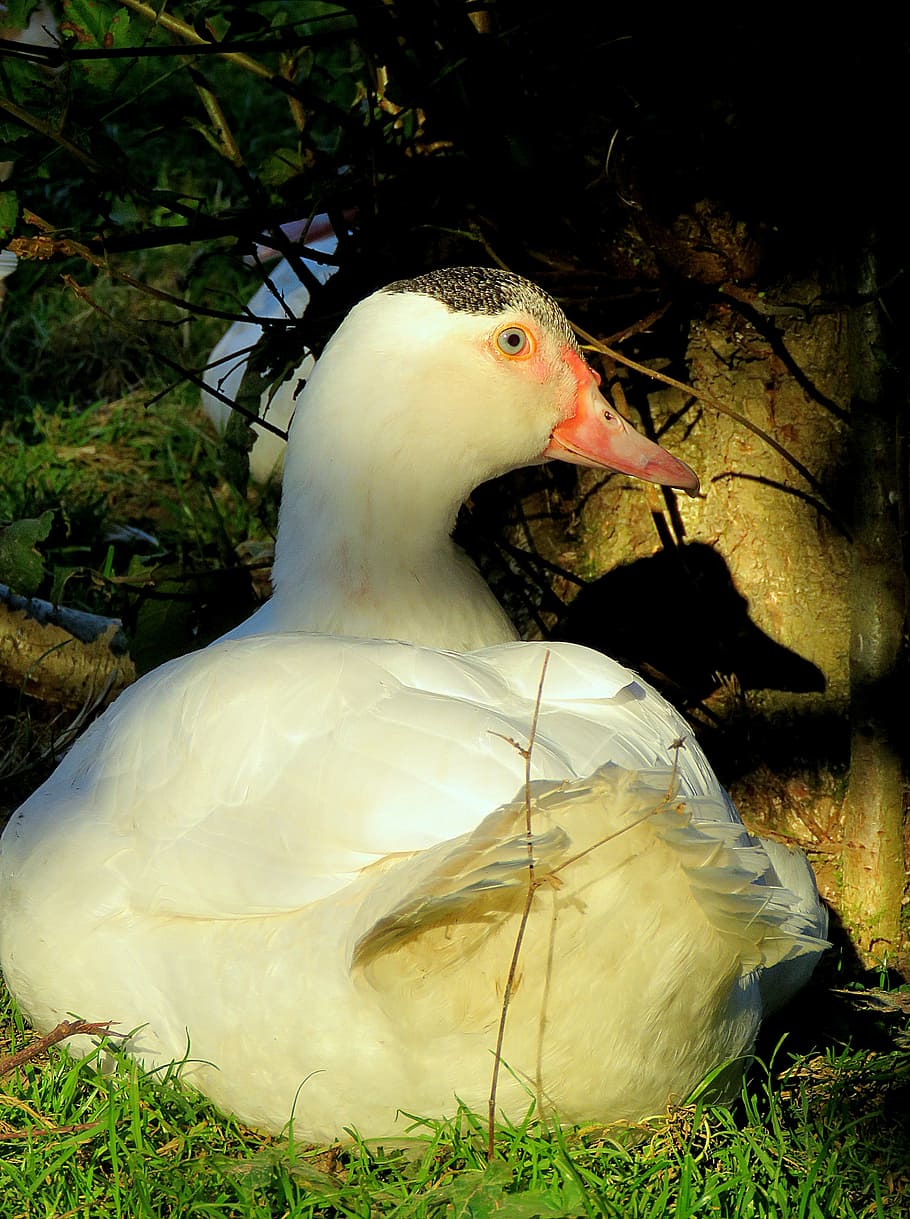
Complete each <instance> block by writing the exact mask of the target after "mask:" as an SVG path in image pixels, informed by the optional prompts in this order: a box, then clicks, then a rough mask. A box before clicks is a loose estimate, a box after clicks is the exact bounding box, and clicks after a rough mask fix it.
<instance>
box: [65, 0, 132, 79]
mask: <svg viewBox="0 0 910 1219" xmlns="http://www.w3.org/2000/svg"><path fill="white" fill-rule="evenodd" d="M60 32H61V33H62V34H65V35H67V36H69V37H70V38H72V39H74V40H75V42H76V45H77V46H78V47H79V48H80V49H81V50H89V49H93V48H95V47H97V48H99V49H100V48H110V47H116V48H119V47H126V46H129V45H130V42H129V35H130V15H129V13H128V12H127V10H126V9H125V8H114V7H113V6H111V5H106V4H99V3H98V0H63V18H62V20H61V22H60ZM80 70H81V71H82V72H83V73H84V74H85V77H86V79H87V80H89V81H91V83H92V84H93V85H96V86H97V85H108V84H112V83H113V82H114V81H115V80H118V79H119V78H120V77H121V76H122V75H123V72H124V70H125V68H124V61H123V60H119V59H94V60H82V61H80Z"/></svg>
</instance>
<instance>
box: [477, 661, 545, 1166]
mask: <svg viewBox="0 0 910 1219" xmlns="http://www.w3.org/2000/svg"><path fill="white" fill-rule="evenodd" d="M549 663H550V652H549V650H547V651H546V652H544V657H543V664H542V665H541V667H540V681H539V682H538V685H537V697H536V698H535V700H534V715H533V718H532V719H531V731H530V733H529V734H528V744H527V748H524V749H523V748H522V747H521V746H520V745H518V744H517V743H516V742H514V741H513V742H512V744H514V745H515V748H516V749H517V750H518V752H519V753H520V754H521V756H522V757H523V758H524V761H525V839H526V842H527V849H528V891H527V893H526V895H525V904H524V909H523V910H522V912H521V919H520V921H519V923H518V931H517V933H516V935H515V947H514V948H513V949H512V960H511V961H510V962H509V973H508V976H507V978H506V985H505V990H504V992H503V996H502V1007H501V1009H500V1012H499V1030H498V1032H497V1035H496V1050H495V1051H494V1054H493V1075H492V1077H491V1079H490V1099H489V1102H488V1107H487V1159H488V1160H489V1161H490V1162H492V1160H493V1155H494V1141H495V1140H494V1136H495V1129H496V1087H497V1085H498V1083H499V1068H500V1067H501V1066H502V1043H503V1038H504V1037H505V1032H506V1016H507V1015H508V1012H509V1002H510V1000H511V998H512V988H513V986H514V985H515V975H516V973H517V972H518V958H519V956H520V954H521V945H522V941H523V940H524V937H525V931H526V929H527V926H528V917H529V915H530V913H531V905H532V903H533V901H534V894H535V892H536V891H537V887H538V884H539V881H538V880H537V877H536V875H535V873H534V845H533V841H532V835H531V754H532V752H533V749H534V740H535V738H536V736H537V724H538V721H539V719H540V705H541V700H542V698H543V683H544V678H545V677H546V675H547V665H548V664H549Z"/></svg>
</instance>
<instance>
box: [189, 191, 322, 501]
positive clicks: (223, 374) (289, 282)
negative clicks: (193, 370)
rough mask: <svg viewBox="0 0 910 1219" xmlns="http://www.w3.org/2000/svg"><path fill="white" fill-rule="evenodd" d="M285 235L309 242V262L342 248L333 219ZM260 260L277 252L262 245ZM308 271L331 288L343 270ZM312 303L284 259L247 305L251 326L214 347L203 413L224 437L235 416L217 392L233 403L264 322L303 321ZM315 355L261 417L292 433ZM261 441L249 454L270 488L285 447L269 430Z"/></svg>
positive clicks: (267, 396) (314, 265)
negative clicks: (302, 385) (297, 403)
mask: <svg viewBox="0 0 910 1219" xmlns="http://www.w3.org/2000/svg"><path fill="white" fill-rule="evenodd" d="M281 229H282V232H283V233H284V235H285V236H286V237H287V238H288V240H289V241H298V240H300V238H301V237H303V238H304V239H305V245H304V246H302V248H301V250H300V256H301V258H306V254H307V250H315V251H317V252H318V253H321V254H334V252H335V250H336V248H337V246H338V238H337V237H336V235H335V230H334V229H333V228H332V222H331V221H330V220H329V217H328V216H326V215H325V214H323V213H320V214H319V215H318V216H314V217H313V219H312V222H310V221H309V220H307V221H303V222H300V223H295V224H291V225H282V226H281ZM258 249H259V257H260V260H261V261H265V260H266V259H268V258H270V257H274V255H275V254H276V253H277V251H276V250H271V249H269V248H267V247H265V246H259V247H258ZM309 269H310V270H311V271H312V273H313V275H314V276H315V277H316V279H317V280H318V282H319V283H321V284H324V283H326V282H327V281H328V280H329V279H331V277H332V276H333V275H334V274H335V271H336V270H337V269H338V268H337V267H335V266H334V265H332V264H331V263H320V262H315V261H313V260H312V259H311V260H309ZM309 303H310V292H309V289H308V288H307V286H306V284H304V283H302V282H301V279H300V276H299V275H298V274H297V271H296V270H295V269H294V267H293V266H292V265H291V264H290V263H289V262H288V261H287V259H284V258H283V259H282V260H281V262H279V263H278V265H277V266H276V267H274V268H273V269H272V270H271V271H270V272H269V274H268V275H267V276H266V279H265V280H264V281H263V283H261V284H260V285H259V287H258V289H257V290H256V292H255V293H254V294H253V296H252V297H251V298H250V301H249V303H248V305H247V306H246V313H247V314H248V316H249V319H250V320H249V321H246V320H244V321H236V322H234V323H233V325H232V326H230V327H229V329H228V330H227V331H226V332H225V333H224V334H223V335H222V337H221V338H220V339H219V340H218V342H217V343H216V344H215V346H214V347H213V348H212V351H211V354H210V355H209V358H208V362H207V363H206V366H205V368H204V369H203V372H202V379H203V381H204V382H205V388H204V389H203V390H202V394H201V399H202V409H203V410H204V411H205V413H206V414H207V415H208V417H209V418H210V419H211V421H212V423H214V425H215V427H216V429H217V430H218V432H219V433H223V432H224V430H225V428H226V427H227V424H228V419H230V417H231V408H230V406H228V404H227V403H226V402H224V401H222V399H221V398H217V397H216V396H215V394H214V393H213V392H212V390H213V389H214V390H217V391H218V392H219V393H220V394H222V395H223V396H224V397H225V398H229V399H231V400H232V401H233V400H234V399H235V398H236V397H237V394H238V393H239V391H240V383H241V382H242V380H243V374H244V372H245V371H246V366H247V362H248V360H249V357H250V352H251V351H252V349H253V348H254V347H255V345H256V344H257V343H258V341H259V339H260V338H261V337H262V333H263V327H262V325H261V324H260V323H261V322H268V321H274V320H276V319H279V318H291V317H298V318H299V317H303V315H304V313H305V312H306V309H307V306H308V305H309ZM314 363H315V361H314V359H313V356H312V355H311V354H310V353H309V352H307V353H306V355H305V356H304V359H303V361H302V362H301V364H300V366H299V367H298V369H297V370H296V372H295V374H294V376H293V377H290V378H289V379H288V380H286V381H283V382H282V383H281V384H280V385H279V386H278V387H277V388H276V389H275V391H274V393H271V392H269V391H267V392H265V393H264V394H263V395H262V397H261V399H260V403H259V415H260V418H265V419H268V421H269V423H273V424H274V425H275V427H279V428H283V429H284V430H285V431H287V429H288V427H289V425H290V422H291V418H292V416H293V414H294V406H295V399H296V395H297V392H298V389H299V386H300V382H301V381H302V380H305V379H306V378H307V377H308V376H309V375H310V373H311V372H312V370H313V364H314ZM254 431H255V432H256V440H255V443H254V444H253V448H252V449H251V451H250V474H251V475H252V477H253V479H254V481H255V482H257V483H265V482H268V480H269V479H270V478H271V477H272V475H273V474H274V473H275V472H276V470H277V471H280V469H281V465H282V462H283V461H284V452H285V448H286V445H285V442H284V440H283V439H282V437H281V436H276V435H275V433H274V432H269V431H266V430H265V428H259V427H256V426H255V424H254Z"/></svg>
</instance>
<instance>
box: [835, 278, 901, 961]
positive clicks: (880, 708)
mask: <svg viewBox="0 0 910 1219" xmlns="http://www.w3.org/2000/svg"><path fill="white" fill-rule="evenodd" d="M859 288H860V295H861V297H866V298H868V303H866V304H864V305H862V306H861V307H859V308H858V309H856V310H855V311H854V314H853V318H852V344H851V347H852V352H851V354H852V361H851V363H852V373H853V378H852V379H853V405H852V410H851V414H852V425H853V426H852V435H851V445H850V448H851V454H852V459H853V468H854V474H853V485H854V513H853V521H854V529H855V537H854V546H853V555H852V558H853V562H852V568H851V598H850V602H851V649H850V681H851V704H850V728H851V748H850V781H849V783H848V786H847V798H846V803H845V815H844V843H843V892H842V901H843V915H844V918H845V921H846V922H847V924H848V926H849V927H850V929H851V931H852V934H853V942H854V946H855V947H856V949H857V951H858V952H859V954H860V956H861V958H862V959H863V961H864V963H865V964H867V965H880V964H883V963H884V962H886V961H887V962H888V963H890V964H894V963H896V962H897V963H900V962H901V959H902V957H903V954H904V950H905V944H904V943H903V942H902V932H901V914H902V909H903V904H904V898H905V890H906V884H907V876H906V870H905V860H904V850H905V847H904V799H905V786H904V775H903V767H902V756H901V753H902V749H905V748H906V734H907V728H906V718H905V715H906V713H905V711H904V709H903V699H902V698H901V694H902V693H903V690H902V689H901V685H900V683H899V681H898V670H899V667H900V666H901V659H902V657H901V651H902V643H903V638H904V630H905V626H906V619H907V587H906V579H905V573H904V565H903V554H902V547H901V533H900V508H901V499H902V488H903V485H904V481H903V479H902V477H901V472H900V462H901V459H902V456H903V455H904V454H903V446H902V444H901V443H900V425H899V419H900V413H899V409H898V398H897V394H896V393H895V390H896V389H897V386H894V385H892V384H889V383H888V378H887V377H885V376H883V375H882V372H881V365H880V351H881V332H880V326H879V319H878V304H877V301H876V300H875V299H874V293H875V290H876V283H875V271H874V266H873V264H872V261H871V259H869V260H866V262H865V265H864V267H863V270H862V273H861V276H860V285H859ZM902 742H903V743H902Z"/></svg>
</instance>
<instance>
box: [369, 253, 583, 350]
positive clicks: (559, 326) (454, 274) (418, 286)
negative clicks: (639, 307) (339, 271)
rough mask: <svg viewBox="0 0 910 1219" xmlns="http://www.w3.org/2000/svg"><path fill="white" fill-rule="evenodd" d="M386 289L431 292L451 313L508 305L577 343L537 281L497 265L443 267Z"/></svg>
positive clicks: (499, 309)
mask: <svg viewBox="0 0 910 1219" xmlns="http://www.w3.org/2000/svg"><path fill="white" fill-rule="evenodd" d="M383 291H384V292H396V293H404V292H417V293H419V294H420V295H421V296H431V297H433V299H434V300H438V301H440V302H441V303H442V304H443V305H445V307H446V308H447V309H449V310H450V311H451V312H452V313H480V314H489V315H490V316H491V317H495V316H496V315H497V314H500V313H503V312H505V311H506V310H508V309H520V310H523V311H524V312H525V313H529V314H530V315H531V317H533V318H535V319H536V320H537V321H538V322H540V324H541V325H542V326H545V327H547V329H549V330H553V331H555V332H556V334H558V335H560V337H562V338H564V339H565V340H566V341H567V342H569V343H571V344H572V346H573V347H574V346H577V343H576V340H575V335H574V334H573V333H572V328H571V326H570V325H569V323H568V320H567V318H566V315H565V314H564V313H563V311H562V310H561V309H560V307H559V305H557V303H556V301H554V300H553V298H552V297H551V296H548V295H547V294H546V292H544V291H543V290H542V289H540V288H538V287H537V285H536V284H532V283H531V282H530V281H529V280H527V279H522V277H521V276H520V275H513V274H512V272H511V271H499V270H497V269H496V268H494V267H444V268H442V269H441V270H439V271H430V272H428V274H426V275H418V276H416V277H415V278H414V279H400V280H398V281H397V283H394V284H389V285H388V287H387V288H383Z"/></svg>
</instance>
